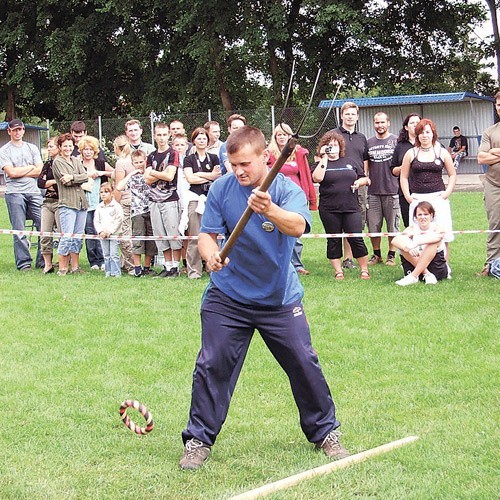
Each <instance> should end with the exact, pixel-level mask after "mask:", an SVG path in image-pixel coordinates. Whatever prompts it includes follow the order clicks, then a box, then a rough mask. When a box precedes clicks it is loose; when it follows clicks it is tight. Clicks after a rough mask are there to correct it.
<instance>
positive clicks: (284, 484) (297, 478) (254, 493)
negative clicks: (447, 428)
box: [231, 436, 418, 500]
mask: <svg viewBox="0 0 500 500" xmlns="http://www.w3.org/2000/svg"><path fill="white" fill-rule="evenodd" d="M417 439H418V436H408V437H406V438H403V439H399V440H398V441H392V443H387V444H383V445H381V446H377V447H376V448H372V449H370V450H366V451H362V452H361V453H357V454H356V455H351V456H350V457H347V458H343V459H341V460H337V461H336V462H331V463H329V464H326V465H322V466H320V467H316V468H314V469H309V470H306V471H304V472H300V473H299V474H295V475H293V476H290V477H286V478H285V479H280V480H279V481H276V482H274V483H270V484H266V485H264V486H261V487H260V488H256V489H254V490H250V491H247V492H246V493H242V494H241V495H237V496H235V497H231V500H250V499H253V498H259V497H264V496H267V495H269V494H270V493H273V492H275V491H279V490H284V489H286V488H290V487H291V486H295V485H296V484H298V483H300V482H301V481H304V480H306V479H311V478H312V477H315V476H321V475H325V474H330V473H331V472H334V471H336V470H339V469H345V468H346V467H349V465H352V464H357V463H359V462H363V461H364V460H367V459H369V458H372V457H375V456H377V455H381V454H382V453H387V452H388V451H391V450H394V449H396V448H400V447H401V446H405V445H406V444H409V443H413V442H414V441H416V440H417Z"/></svg>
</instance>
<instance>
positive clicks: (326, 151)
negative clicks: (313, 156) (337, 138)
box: [325, 146, 333, 155]
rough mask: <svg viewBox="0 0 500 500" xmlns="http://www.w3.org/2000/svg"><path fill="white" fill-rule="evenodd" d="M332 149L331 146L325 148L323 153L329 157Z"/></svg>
mask: <svg viewBox="0 0 500 500" xmlns="http://www.w3.org/2000/svg"><path fill="white" fill-rule="evenodd" d="M332 150H333V148H332V147H331V146H328V147H326V148H325V153H326V154H327V155H329V154H330V153H331V152H332Z"/></svg>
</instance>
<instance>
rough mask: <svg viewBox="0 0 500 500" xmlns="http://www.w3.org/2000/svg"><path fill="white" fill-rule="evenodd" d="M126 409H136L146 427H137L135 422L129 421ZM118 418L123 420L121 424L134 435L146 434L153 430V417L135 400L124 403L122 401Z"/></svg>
mask: <svg viewBox="0 0 500 500" xmlns="http://www.w3.org/2000/svg"><path fill="white" fill-rule="evenodd" d="M127 408H134V409H136V410H137V411H138V412H139V413H140V414H141V415H142V416H143V417H144V419H145V420H146V427H139V426H138V425H137V424H136V423H135V422H133V421H132V420H130V418H129V416H128V415H127ZM120 417H121V419H122V420H123V423H124V424H125V425H126V426H127V427H128V428H129V429H130V430H131V431H132V432H135V433H136V434H141V435H142V434H148V433H149V432H151V431H152V430H153V427H154V425H155V424H154V422H153V415H151V413H149V411H148V409H147V408H146V407H145V406H144V405H143V404H142V403H139V401H137V400H132V399H127V400H126V401H124V402H123V403H122V404H121V406H120Z"/></svg>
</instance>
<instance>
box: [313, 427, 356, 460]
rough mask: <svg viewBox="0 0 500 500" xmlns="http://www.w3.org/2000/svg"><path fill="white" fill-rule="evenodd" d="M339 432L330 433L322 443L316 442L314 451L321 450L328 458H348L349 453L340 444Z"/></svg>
mask: <svg viewBox="0 0 500 500" xmlns="http://www.w3.org/2000/svg"><path fill="white" fill-rule="evenodd" d="M339 437H340V432H339V431H331V432H330V433H329V434H328V435H327V436H326V437H325V439H323V441H318V442H317V443H316V445H315V448H316V450H322V451H323V453H324V454H325V455H326V456H327V457H329V458H335V459H341V458H346V457H348V456H349V452H348V451H347V450H346V449H345V448H344V447H343V446H342V445H341V444H340V441H339Z"/></svg>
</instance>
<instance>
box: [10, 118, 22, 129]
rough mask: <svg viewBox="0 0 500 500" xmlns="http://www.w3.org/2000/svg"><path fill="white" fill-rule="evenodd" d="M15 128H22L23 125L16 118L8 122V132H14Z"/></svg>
mask: <svg viewBox="0 0 500 500" xmlns="http://www.w3.org/2000/svg"><path fill="white" fill-rule="evenodd" d="M15 128H24V123H23V122H22V121H21V120H18V119H17V118H16V119H15V120H11V121H10V122H9V130H14V129H15Z"/></svg>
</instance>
